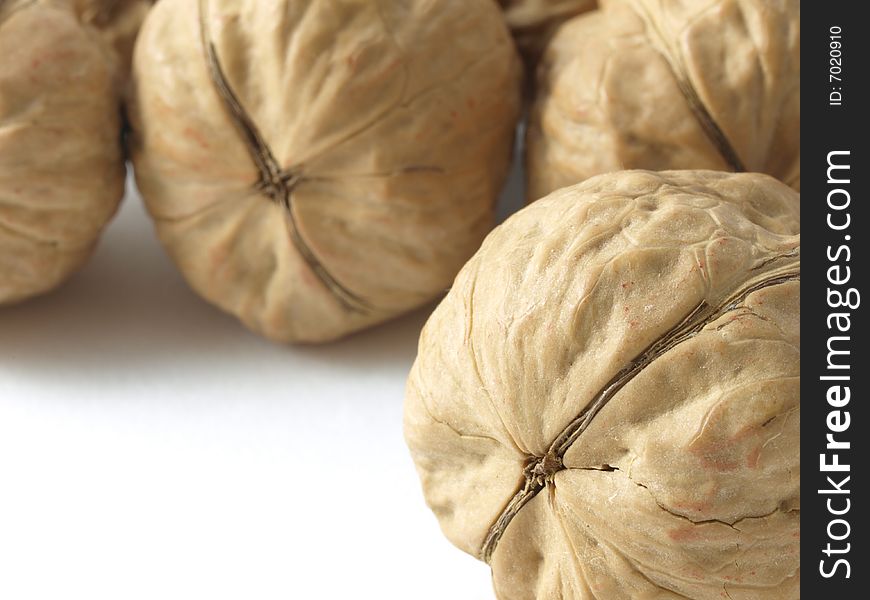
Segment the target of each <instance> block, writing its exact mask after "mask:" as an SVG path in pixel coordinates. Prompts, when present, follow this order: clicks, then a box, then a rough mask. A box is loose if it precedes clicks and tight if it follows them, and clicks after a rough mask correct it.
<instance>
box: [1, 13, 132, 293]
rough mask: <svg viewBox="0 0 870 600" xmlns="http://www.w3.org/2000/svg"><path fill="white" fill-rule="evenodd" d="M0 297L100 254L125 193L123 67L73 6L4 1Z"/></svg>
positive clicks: (55, 278) (53, 280) (40, 285)
mask: <svg viewBox="0 0 870 600" xmlns="http://www.w3.org/2000/svg"><path fill="white" fill-rule="evenodd" d="M0 57H2V60H0V123H2V127H0V304H3V303H8V302H15V301H18V300H21V299H23V298H27V297H28V296H32V295H34V294H38V293H41V292H44V291H46V290H49V289H51V288H53V287H55V286H56V285H58V284H59V283H60V282H62V281H63V280H65V279H66V278H67V277H68V276H69V275H70V274H71V273H72V272H74V271H75V270H77V269H78V268H79V267H80V266H81V265H82V264H83V263H84V261H85V259H86V258H87V257H88V256H89V255H90V253H91V250H92V249H93V247H94V244H95V242H96V240H97V237H98V236H99V233H100V231H101V229H102V227H103V225H105V223H106V221H108V220H109V218H110V217H111V216H112V214H113V213H114V212H115V209H116V208H117V206H118V203H119V202H120V200H121V196H122V195H123V192H124V161H123V156H122V152H121V150H122V149H121V142H120V136H121V124H120V118H119V114H120V99H119V95H118V90H117V88H116V84H115V79H116V70H115V69H116V67H115V62H114V60H113V59H112V57H111V56H109V55H108V53H107V52H106V50H105V48H104V46H103V45H102V44H101V43H100V41H99V40H98V39H97V35H96V34H95V33H94V32H93V31H92V30H90V29H88V28H85V27H83V26H82V25H81V24H80V23H79V21H78V20H77V18H76V16H75V15H74V14H73V12H72V10H71V9H70V7H69V6H68V5H67V4H65V3H62V2H51V1H41V0H29V1H28V0H21V1H17V0H5V1H0Z"/></svg>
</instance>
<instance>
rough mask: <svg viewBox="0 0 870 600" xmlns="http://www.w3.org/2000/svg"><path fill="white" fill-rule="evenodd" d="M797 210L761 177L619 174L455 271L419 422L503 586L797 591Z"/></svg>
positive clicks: (442, 493) (416, 404) (754, 593)
mask: <svg viewBox="0 0 870 600" xmlns="http://www.w3.org/2000/svg"><path fill="white" fill-rule="evenodd" d="M798 203H799V197H798V194H797V193H795V192H794V191H793V190H792V189H791V188H789V187H787V186H785V185H783V184H782V183H780V182H779V181H777V180H774V179H773V178H771V177H768V176H766V175H760V174H729V173H722V172H714V171H668V172H660V173H655V172H649V171H626V172H621V173H615V174H608V175H602V176H598V177H595V178H592V179H589V180H588V181H586V182H585V183H582V184H579V185H576V186H573V187H568V188H564V189H562V190H560V191H558V192H555V193H553V194H551V195H550V196H548V197H546V198H544V199H542V200H540V201H538V202H535V203H533V204H532V205H530V206H529V207H527V208H526V209H524V210H522V211H521V212H519V213H517V214H516V215H515V216H513V217H511V218H510V219H509V220H508V221H506V222H505V223H504V224H503V225H501V226H499V227H498V228H496V229H495V230H494V231H493V232H492V233H491V234H490V235H489V237H487V239H486V241H485V242H484V243H483V246H482V247H481V249H480V251H479V252H478V253H477V254H475V256H474V257H473V258H472V259H471V260H470V261H469V262H468V264H467V265H466V266H465V267H464V268H463V270H462V271H461V272H460V273H459V275H458V276H457V278H456V282H455V284H454V286H453V288H452V289H451V291H450V293H449V294H448V295H447V297H446V298H445V299H444V301H442V303H441V304H440V305H439V306H438V308H437V309H436V310H435V312H434V314H433V315H432V317H431V318H430V319H429V321H428V323H427V324H426V326H425V328H424V330H423V333H422V336H421V338H420V345H419V354H418V356H417V360H416V362H415V363H414V366H413V369H412V371H411V374H410V378H409V380H408V385H407V397H406V404H405V437H406V440H407V443H408V445H409V447H410V449H411V454H412V456H413V458H414V461H415V463H416V466H417V470H418V472H419V475H420V478H421V480H422V484H423V490H424V493H425V496H426V500H427V502H428V504H429V506H430V507H431V508H432V510H433V511H434V512H435V514H436V515H437V517H438V519H439V521H440V524H441V527H442V529H443V531H444V533H445V534H446V535H447V537H448V538H449V539H450V540H451V541H452V542H453V543H454V544H455V545H456V546H458V547H459V548H461V549H463V550H465V551H466V552H468V553H470V554H472V555H474V556H477V557H479V558H481V559H482V560H486V561H487V562H488V563H489V564H490V565H491V567H492V575H493V581H494V586H495V590H496V593H497V594H498V596H499V598H502V599H516V600H529V599H532V598H537V599H553V600H555V599H562V598H565V599H568V598H575V599H583V600H588V599H591V598H601V599H607V600H622V599H625V600H637V599H639V598H656V599H672V600H676V599H678V598H693V599H711V600H712V599H714V598H715V599H719V598H723V597H725V598H731V599H732V600H761V599H794V598H798V597H799V579H800V575H799V564H800V563H799V535H800V512H799V510H800V473H799V471H800V448H799V423H800V389H799V382H800V364H799V363H800V325H799V321H800V304H799V291H800V246H799V244H800V237H799V235H792V234H796V233H797V232H798V230H799V208H798Z"/></svg>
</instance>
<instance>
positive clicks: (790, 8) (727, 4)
mask: <svg viewBox="0 0 870 600" xmlns="http://www.w3.org/2000/svg"><path fill="white" fill-rule="evenodd" d="M537 83H538V90H539V95H538V96H537V98H536V100H535V103H534V106H533V108H532V111H531V116H530V122H529V127H528V135H527V148H528V154H527V166H528V181H529V183H528V193H529V199H530V200H534V199H537V198H540V197H542V196H544V195H546V194H548V193H549V192H551V191H553V190H556V189H558V188H560V187H563V186H565V185H571V184H574V183H577V182H579V181H582V180H584V179H586V178H587V177H591V176H592V175H597V174H599V173H604V172H608V171H618V170H621V169H638V168H640V169H654V170H665V169H716V170H725V171H757V172H763V173H768V174H770V175H773V176H774V177H776V178H778V179H780V180H781V181H784V182H785V183H787V184H788V185H791V186H792V187H794V188H795V189H797V190H800V2H799V0H685V1H682V2H665V1H663V0H612V1H610V2H607V3H605V4H604V8H603V9H602V10H600V11H595V12H592V13H588V14H585V15H581V16H579V17H577V18H575V19H573V20H571V21H569V22H567V23H565V24H564V25H563V26H562V27H561V28H560V29H559V31H558V32H557V34H556V35H555V37H554V38H553V40H552V42H551V44H550V45H549V47H548V48H547V51H546V54H545V56H544V58H543V59H542V61H541V66H540V69H539V72H538V82H537Z"/></svg>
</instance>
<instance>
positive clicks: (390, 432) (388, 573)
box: [0, 174, 520, 600]
mask: <svg viewBox="0 0 870 600" xmlns="http://www.w3.org/2000/svg"><path fill="white" fill-rule="evenodd" d="M519 196H520V185H519V179H518V175H517V174H514V176H513V179H512V184H511V186H510V197H509V198H508V199H507V203H508V205H511V206H516V205H517V203H518V198H519ZM503 203H504V200H503ZM504 211H505V208H504V207H502V212H504ZM429 310H431V307H429V309H426V310H423V311H418V312H417V313H415V314H412V315H409V316H406V317H404V318H401V319H399V320H397V321H394V322H392V323H389V324H387V325H385V326H381V327H379V328H375V329H373V330H370V331H368V332H365V333H363V334H359V335H356V336H353V337H351V338H349V339H347V340H344V341H342V342H339V343H334V344H331V345H327V346H320V347H283V346H278V345H275V344H272V343H270V342H268V341H265V340H262V339H260V338H258V337H256V336H255V335H253V334H251V333H249V332H247V331H246V330H245V329H244V328H243V327H242V326H241V325H239V324H238V323H236V321H235V320H234V319H232V318H231V317H228V316H225V315H223V314H222V313H220V312H218V311H217V310H216V309H214V308H211V307H210V306H209V305H207V304H206V303H205V302H204V301H202V300H200V299H199V298H198V297H196V296H195V295H194V294H193V293H192V292H191V291H189V290H188V288H187V286H186V285H185V284H184V282H183V280H182V279H181V277H180V275H178V274H177V272H176V271H175V269H174V268H173V266H172V265H171V263H170V262H169V260H168V259H167V258H166V256H165V255H164V254H163V252H162V250H161V249H160V247H159V245H158V243H157V241H156V239H155V237H154V235H153V232H152V229H151V225H150V223H149V221H148V219H147V217H146V216H145V214H144V211H143V209H142V206H141V201H140V199H139V198H138V196H136V195H135V193H133V194H128V197H127V198H126V200H125V203H124V206H123V208H122V210H121V213H120V214H119V216H118V218H117V219H116V220H115V221H114V222H113V223H112V225H111V226H110V227H109V229H108V231H107V232H106V235H105V236H104V238H103V241H102V243H101V245H100V247H99V249H98V251H97V253H96V255H95V256H94V258H93V260H92V261H91V262H90V263H89V265H88V266H87V267H86V269H85V270H84V271H82V272H81V273H80V274H79V275H77V276H76V277H75V278H74V279H73V280H72V281H71V282H69V283H68V284H67V285H66V286H64V287H63V288H62V289H60V290H57V291H56V292H54V293H52V294H51V295H48V296H45V297H42V298H38V299H35V300H32V301H30V302H27V303H25V304H22V305H20V306H15V307H10V308H4V309H2V310H0V599H4V600H5V599H8V600H34V599H38V600H43V599H45V600H49V599H50V600H76V599H87V600H104V599H105V600H137V599H143V600H144V599H147V600H155V599H159V600H175V599H179V600H181V599H183V600H192V599H206V598H207V599H209V600H219V599H224V598H226V599H234V600H238V599H241V598H245V599H248V598H250V599H255V600H271V599H279V598H280V599H290V598H294V599H295V598H327V599H332V598H336V599H344V598H348V599H350V598H377V599H380V598H385V599H391V598H397V599H398V598H401V599H406V598H407V599H411V598H413V599H415V600H416V599H437V600H442V599H445V598H458V599H471V600H476V599H480V600H483V599H491V598H492V597H493V594H492V591H491V584H490V576H489V570H488V568H487V567H486V566H485V565H484V564H483V563H480V562H478V561H476V560H475V559H474V558H472V557H470V556H467V555H465V554H464V553H462V552H461V551H459V550H457V549H455V548H454V547H453V546H451V545H450V543H449V542H448V541H447V540H446V538H444V536H443V535H442V534H441V532H440V530H439V528H438V525H437V522H436V520H435V517H434V516H433V515H432V513H431V512H430V511H429V509H428V508H427V507H426V506H425V504H424V502H423V497H422V494H421V492H420V488H419V484H418V481H417V475H416V472H415V471H414V468H413V464H412V462H411V460H410V458H409V456H408V453H407V450H406V448H405V444H404V441H403V439H402V429H401V422H402V396H403V388H404V383H405V377H406V375H407V371H408V369H409V367H410V365H411V362H412V361H413V359H414V355H415V351H416V340H417V335H418V333H419V329H420V327H421V326H422V324H423V322H424V321H425V319H426V316H427V314H428V311H429Z"/></svg>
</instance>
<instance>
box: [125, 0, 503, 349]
mask: <svg viewBox="0 0 870 600" xmlns="http://www.w3.org/2000/svg"><path fill="white" fill-rule="evenodd" d="M519 88H520V66H519V60H518V57H517V56H516V52H515V50H514V48H513V44H512V42H511V38H510V33H509V32H508V30H507V28H506V26H505V24H504V22H503V20H502V19H501V16H500V13H499V10H498V7H497V6H496V5H495V4H494V3H492V2H491V1H488V0H474V1H472V2H468V3H463V4H462V5H461V6H460V5H459V4H457V3H451V2H446V1H443V0H442V1H436V2H429V1H424V0H413V1H411V2H395V1H389V0H379V1H376V2H359V1H358V0H338V1H326V0H307V1H303V2H290V1H289V0H283V1H281V2H274V3H262V2H256V1H254V0H198V2H183V1H181V0H162V1H161V2H159V3H157V4H156V5H155V7H154V8H153V9H152V11H151V12H150V13H149V14H148V17H147V18H146V21H145V23H144V25H143V28H142V31H141V32H140V37H139V40H138V41H137V44H136V50H135V53H134V59H133V84H132V93H131V100H130V106H129V113H130V120H131V125H132V130H133V136H132V156H133V162H134V165H135V167H136V178H137V182H138V183H139V187H140V189H141V191H142V195H143V198H144V199H145V203H146V205H147V207H148V210H149V212H150V213H151V215H152V216H153V217H154V219H155V223H156V228H157V232H158V234H159V236H160V238H161V241H162V242H163V244H164V246H165V247H166V249H167V250H168V252H169V254H170V256H171V257H172V258H173V260H174V261H175V262H176V264H177V265H178V266H179V268H180V269H181V271H182V273H183V274H184V276H185V278H186V279H187V280H188V282H189V283H190V284H191V286H192V287H193V288H194V289H195V290H196V291H197V292H198V293H200V294H201V295H202V296H203V297H205V298H206V299H207V300H209V301H210V302H212V303H214V304H216V305H217V306H219V307H220V308H222V309H224V310H226V311H228V312H230V313H232V314H234V315H236V316H237V317H238V318H240V319H241V320H242V321H243V322H244V323H245V325H247V326H248V327H250V328H251V329H253V330H254V331H256V332H258V333H261V334H263V335H265V336H267V337H269V338H272V339H275V340H279V341H325V340H330V339H334V338H337V337H341V336H343V335H345V334H348V333H350V332H353V331H356V330H359V329H362V328H364V327H367V326H370V325H373V324H375V323H379V322H381V321H384V320H387V319H389V318H391V317H394V316H396V315H398V314H401V313H403V312H405V311H408V310H410V309H412V308H414V307H416V306H420V305H422V304H424V303H426V302H428V301H430V300H431V299H433V298H434V297H436V296H437V295H438V294H439V293H443V290H444V289H446V288H447V286H448V285H449V283H450V281H451V280H452V278H453V277H454V276H455V274H456V272H458V270H459V269H460V268H461V266H462V264H463V263H464V262H465V260H467V259H468V257H469V256H471V254H472V253H473V252H474V250H475V249H476V248H477V247H478V246H479V244H480V242H481V241H482V239H483V237H484V236H485V235H486V233H487V231H489V229H490V228H491V226H492V218H493V208H494V204H495V200H496V198H497V195H498V192H499V191H500V187H501V185H502V183H503V181H504V178H505V176H506V174H507V169H508V166H509V161H510V156H511V147H512V140H513V134H514V127H515V124H516V119H517V117H518V113H519V106H520V89H519Z"/></svg>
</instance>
